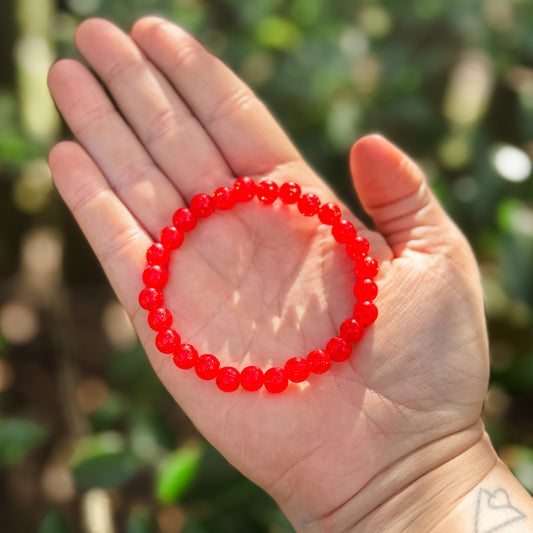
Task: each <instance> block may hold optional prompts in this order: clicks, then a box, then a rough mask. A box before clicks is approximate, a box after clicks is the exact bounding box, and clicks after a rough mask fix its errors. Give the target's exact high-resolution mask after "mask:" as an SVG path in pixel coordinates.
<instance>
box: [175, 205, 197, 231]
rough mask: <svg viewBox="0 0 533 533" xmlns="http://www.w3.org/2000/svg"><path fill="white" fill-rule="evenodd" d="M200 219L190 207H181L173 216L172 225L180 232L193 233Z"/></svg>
mask: <svg viewBox="0 0 533 533" xmlns="http://www.w3.org/2000/svg"><path fill="white" fill-rule="evenodd" d="M197 222H198V219H197V218H196V216H195V215H194V214H193V212H192V211H191V210H190V209H189V208H188V207H181V208H180V209H178V210H177V211H176V212H175V213H174V215H173V216H172V223H173V224H174V226H176V228H177V229H179V230H180V231H183V232H186V231H191V230H193V229H194V228H195V227H196V223H197Z"/></svg>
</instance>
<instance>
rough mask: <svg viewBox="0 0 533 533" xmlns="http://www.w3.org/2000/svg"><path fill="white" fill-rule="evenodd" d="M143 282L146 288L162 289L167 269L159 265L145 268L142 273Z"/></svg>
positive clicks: (166, 278) (165, 281) (166, 276)
mask: <svg viewBox="0 0 533 533" xmlns="http://www.w3.org/2000/svg"><path fill="white" fill-rule="evenodd" d="M143 281H144V284H145V285H146V286H147V287H154V288H156V289H162V288H163V287H164V286H165V285H166V284H167V281H168V272H167V269H166V268H165V267H162V266H159V265H152V266H149V267H146V268H145V269H144V272H143Z"/></svg>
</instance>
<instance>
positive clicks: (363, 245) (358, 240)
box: [346, 235, 370, 260]
mask: <svg viewBox="0 0 533 533" xmlns="http://www.w3.org/2000/svg"><path fill="white" fill-rule="evenodd" d="M369 250H370V244H369V243H368V241H367V240H366V239H365V238H364V237H361V235H357V237H355V239H352V240H351V241H350V242H349V243H348V244H347V245H346V253H347V254H348V256H349V257H350V258H351V259H355V260H357V259H362V258H363V257H366V256H367V254H368V251H369Z"/></svg>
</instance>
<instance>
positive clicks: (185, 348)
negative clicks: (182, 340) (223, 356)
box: [172, 344, 198, 370]
mask: <svg viewBox="0 0 533 533" xmlns="http://www.w3.org/2000/svg"><path fill="white" fill-rule="evenodd" d="M197 359H198V352H197V351H196V348H195V347H194V346H193V345H192V344H182V345H181V346H179V347H178V348H177V349H176V350H174V355H173V356H172V360H173V361H174V364H175V365H176V366H177V367H178V368H181V369H182V370H189V368H192V367H193V366H194V365H196V360H197Z"/></svg>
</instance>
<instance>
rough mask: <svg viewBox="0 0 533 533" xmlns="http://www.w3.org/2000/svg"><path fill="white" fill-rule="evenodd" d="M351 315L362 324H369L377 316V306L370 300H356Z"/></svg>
mask: <svg viewBox="0 0 533 533" xmlns="http://www.w3.org/2000/svg"><path fill="white" fill-rule="evenodd" d="M353 316H354V317H355V318H356V319H357V321H358V322H359V323H360V324H361V325H363V326H370V324H373V323H374V322H375V321H376V319H377V317H378V308H377V307H376V306H375V305H374V304H373V303H372V302H357V303H356V304H355V306H354V308H353Z"/></svg>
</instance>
